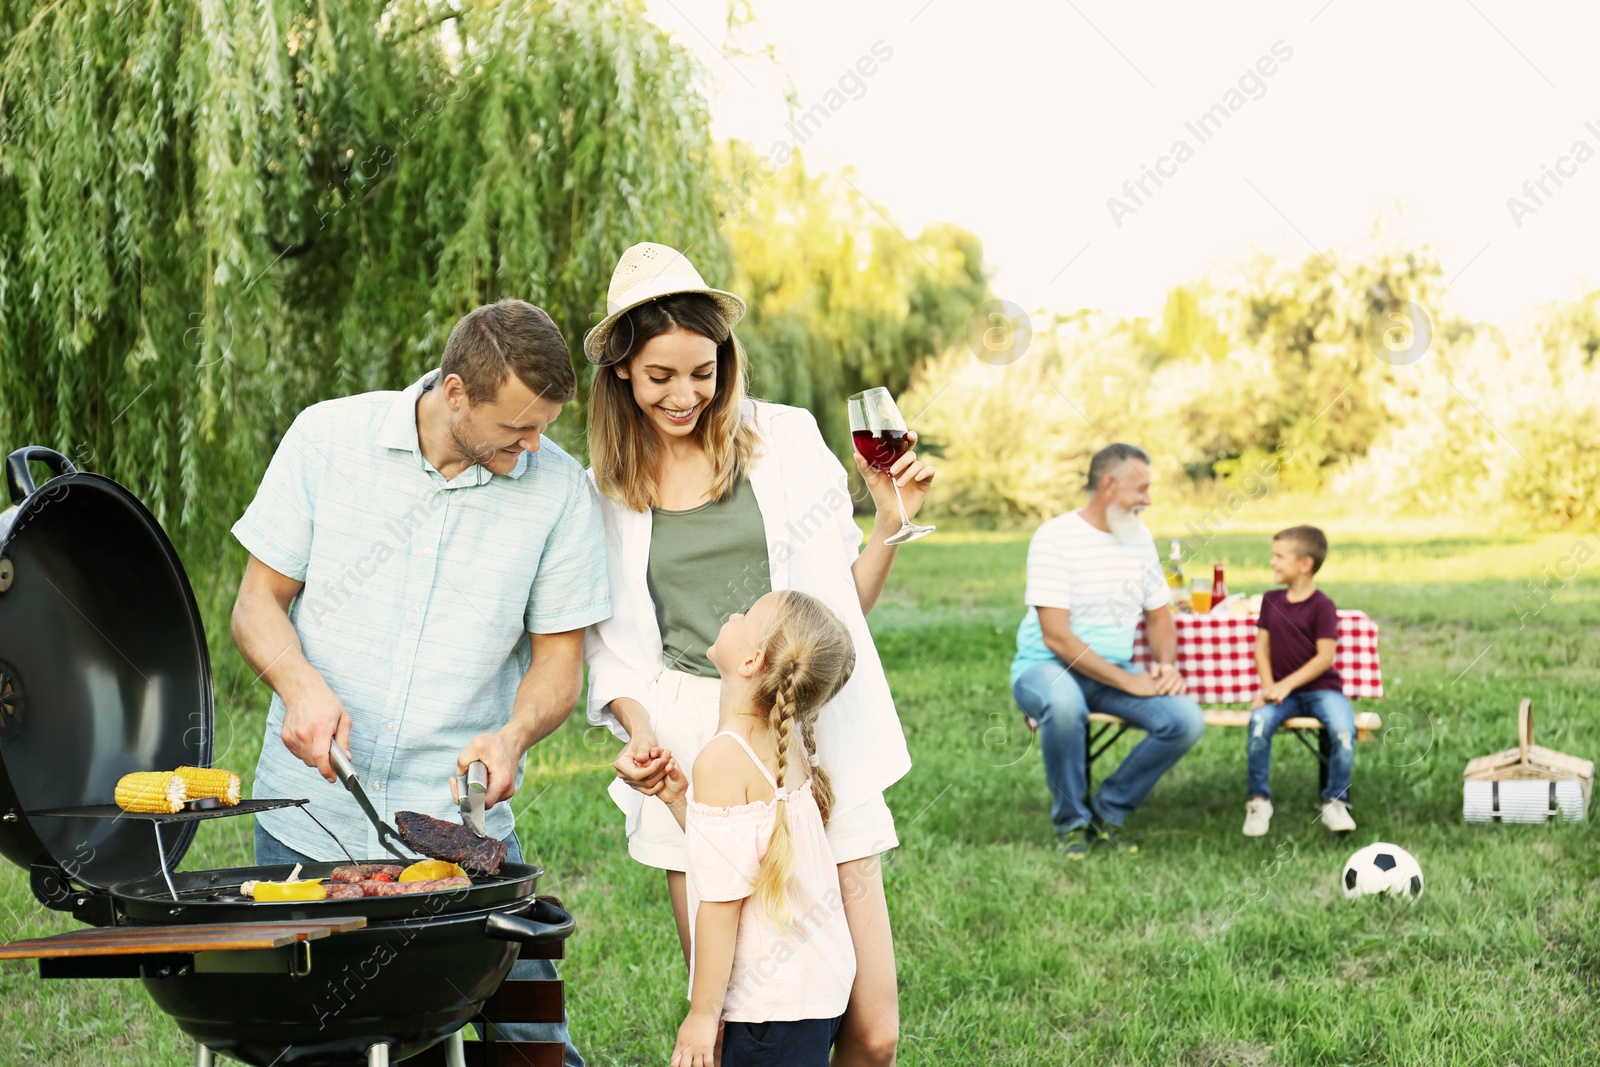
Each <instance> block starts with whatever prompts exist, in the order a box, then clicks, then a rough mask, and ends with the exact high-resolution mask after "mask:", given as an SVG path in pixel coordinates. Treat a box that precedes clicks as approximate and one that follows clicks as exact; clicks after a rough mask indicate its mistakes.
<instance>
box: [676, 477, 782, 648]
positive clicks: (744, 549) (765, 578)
mask: <svg viewBox="0 0 1600 1067" xmlns="http://www.w3.org/2000/svg"><path fill="white" fill-rule="evenodd" d="M645 576H646V583H647V584H648V585H649V588H650V598H651V599H652V600H653V601H654V602H655V608H656V623H657V625H659V626H660V627H661V650H662V654H661V659H662V662H663V664H664V665H665V666H666V667H667V668H669V669H671V670H675V671H684V672H686V673H688V674H698V675H701V676H704V677H709V678H715V677H717V669H716V667H714V666H712V664H711V661H710V660H709V659H707V658H706V649H707V648H709V647H711V644H712V642H714V641H715V640H716V639H717V631H718V630H720V629H722V624H723V623H724V622H726V621H727V619H728V616H729V615H732V614H733V613H734V612H738V611H748V610H749V608H750V605H751V604H754V603H755V602H756V601H757V600H759V599H761V597H762V596H764V595H765V594H767V593H769V592H771V591H772V571H771V567H770V566H769V562H768V560H767V534H766V527H765V526H764V525H763V524H762V520H761V508H760V506H759V505H758V504H757V503H756V495H755V493H754V492H753V491H752V490H751V488H750V483H749V481H748V480H746V479H744V478H740V479H739V481H738V483H737V484H736V485H735V486H734V491H733V492H732V493H730V494H729V495H728V496H727V498H725V499H723V500H720V501H717V502H716V503H710V504H701V505H700V506H699V507H697V508H690V509H689V510H688V511H666V510H664V509H662V508H652V509H651V533H650V565H649V568H648V569H647V570H646V572H645Z"/></svg>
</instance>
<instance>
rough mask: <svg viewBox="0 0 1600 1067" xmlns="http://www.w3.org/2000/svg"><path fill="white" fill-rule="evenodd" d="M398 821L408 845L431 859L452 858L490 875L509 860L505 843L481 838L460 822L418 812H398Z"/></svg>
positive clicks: (464, 866) (494, 873)
mask: <svg viewBox="0 0 1600 1067" xmlns="http://www.w3.org/2000/svg"><path fill="white" fill-rule="evenodd" d="M394 823H395V829H396V830H398V831H399V832H400V840H401V841H404V842H405V845H406V847H407V848H409V849H411V850H412V851H413V852H420V853H422V855H424V856H427V857H428V858H430V859H436V860H449V861H450V862H451V863H455V864H458V865H460V866H461V868H462V869H463V870H466V871H469V872H471V873H474V874H487V875H496V874H499V873H500V864H502V863H504V862H505V858H506V846H505V842H503V841H496V840H495V839H494V838H492V837H479V836H478V835H477V834H475V833H473V832H472V831H471V830H469V829H467V828H466V827H465V826H462V825H461V824H460V823H453V822H445V821H444V820H443V819H435V818H434V817H433V816H431V815H423V814H421V813H420V812H415V811H397V812H395V815H394ZM411 884H415V883H411Z"/></svg>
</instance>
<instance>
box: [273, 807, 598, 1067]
mask: <svg viewBox="0 0 1600 1067" xmlns="http://www.w3.org/2000/svg"><path fill="white" fill-rule="evenodd" d="M505 841H506V860H507V861H508V862H510V863H521V862H522V843H521V842H520V841H518V840H517V835H516V833H515V832H513V833H512V835H511V836H510V837H508V838H506V839H505ZM315 862H316V860H313V859H312V858H311V857H310V856H306V855H303V854H301V853H299V852H296V851H295V850H294V849H292V848H290V847H289V846H288V845H285V844H284V843H283V842H282V841H279V840H278V839H277V838H276V837H273V836H272V835H271V834H269V833H267V832H266V831H265V830H263V829H262V828H261V824H260V823H257V824H256V864H257V866H261V867H274V866H279V865H282V864H289V863H315ZM506 977H507V978H555V977H557V975H556V965H555V964H554V963H552V962H551V961H550V960H521V959H519V960H517V961H516V962H515V963H513V964H512V965H511V973H510V974H508V975H507V976H506ZM495 1036H496V1037H497V1038H499V1039H500V1040H502V1041H559V1042H561V1043H562V1044H563V1045H565V1046H566V1051H565V1053H564V1054H563V1063H564V1067H584V1064H583V1057H582V1056H581V1055H579V1054H578V1050H577V1049H576V1048H574V1047H573V1045H572V1037H571V1035H569V1034H568V1033H567V1023H566V1020H565V1019H563V1020H562V1021H561V1022H559V1023H504V1024H500V1025H497V1026H496V1027H495Z"/></svg>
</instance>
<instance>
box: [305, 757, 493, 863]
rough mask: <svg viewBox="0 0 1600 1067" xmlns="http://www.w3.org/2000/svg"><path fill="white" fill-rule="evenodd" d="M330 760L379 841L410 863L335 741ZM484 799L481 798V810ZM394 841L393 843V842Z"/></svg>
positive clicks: (398, 840) (396, 856) (392, 853)
mask: <svg viewBox="0 0 1600 1067" xmlns="http://www.w3.org/2000/svg"><path fill="white" fill-rule="evenodd" d="M328 762H329V763H332V764H333V773H334V774H336V775H338V776H339V781H340V782H341V783H342V784H343V785H344V787H345V788H346V789H348V790H350V795H351V796H353V797H355V798H356V803H357V804H360V805H361V810H362V811H364V812H366V814H367V821H368V822H370V823H372V826H373V829H375V830H377V831H378V843H379V844H380V845H382V846H383V847H384V848H386V849H388V850H389V854H390V855H391V856H393V857H395V859H398V860H399V861H400V862H402V863H405V864H410V863H411V862H412V858H411V857H410V856H408V855H406V854H405V853H404V852H401V851H400V849H399V848H398V847H397V846H398V845H400V844H403V842H402V841H401V840H400V835H399V834H397V833H395V830H394V827H392V826H390V825H389V824H388V823H386V822H384V821H383V820H382V819H380V818H378V809H376V808H374V807H373V806H372V801H371V800H369V799H367V791H366V790H365V789H363V788H361V781H360V779H358V778H357V777H356V769H355V768H354V767H352V766H351V765H350V757H349V756H346V755H345V754H344V749H342V748H340V747H339V743H338V742H337V741H335V742H334V743H333V744H331V745H329V746H328ZM482 803H483V802H482V800H481V799H480V800H479V806H480V810H481V809H482ZM391 842H392V843H391Z"/></svg>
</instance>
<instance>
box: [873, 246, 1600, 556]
mask: <svg viewBox="0 0 1600 1067" xmlns="http://www.w3.org/2000/svg"><path fill="white" fill-rule="evenodd" d="M1440 277H1441V274H1440V270H1439V266H1438V263H1437V261H1436V260H1435V259H1434V258H1433V256H1432V255H1431V254H1430V253H1429V252H1428V251H1427V249H1426V248H1423V247H1419V246H1417V245H1416V244H1414V243H1412V242H1410V241H1408V240H1406V239H1405V238H1404V237H1403V236H1401V235H1399V234H1396V233H1391V232H1385V231H1384V230H1383V229H1382V228H1381V227H1380V228H1379V230H1377V231H1375V232H1374V234H1373V236H1372V237H1370V238H1369V239H1367V240H1366V241H1364V242H1361V243H1359V244H1357V245H1355V246H1354V247H1351V248H1347V249H1344V250H1341V252H1340V253H1338V254H1337V255H1335V256H1334V257H1333V258H1332V259H1330V258H1328V257H1326V256H1324V255H1322V254H1313V255H1310V256H1305V257H1302V258H1272V257H1261V258H1256V259H1253V260H1251V261H1249V262H1247V263H1245V264H1244V265H1242V267H1240V268H1238V269H1236V270H1233V271H1231V272H1219V273H1218V274H1217V276H1215V277H1211V278H1207V279H1202V280H1200V281H1199V282H1197V283H1195V284H1194V285H1191V286H1182V287H1180V288H1179V289H1177V290H1174V292H1173V294H1172V295H1171V297H1170V298H1169V299H1168V301H1167V305H1166V316H1165V317H1164V319H1163V321H1162V322H1161V323H1160V324H1159V325H1158V326H1157V327H1156V328H1154V329H1152V328H1151V326H1150V324H1149V323H1148V322H1146V321H1144V320H1137V319H1136V320H1131V321H1130V320H1119V319H1115V318H1112V317H1109V316H1106V315H1103V314H1100V313H1097V312H1081V313H1079V314H1076V315H1073V316H1071V317H1068V318H1058V319H1056V320H1055V321H1053V322H1048V323H1046V322H1036V323H1035V324H1034V326H1035V341H1034V347H1033V348H1032V349H1030V350H1029V352H1028V354H1027V356H1026V357H1025V358H1024V359H1022V360H1021V361H1020V362H1017V363H1014V364H1011V365H1007V366H1003V367H993V366H989V365H987V364H984V363H981V362H980V361H978V360H975V359H974V358H973V357H972V355H971V353H970V352H968V351H966V350H965V349H964V348H959V347H958V348H953V349H951V350H950V351H948V352H946V353H944V354H943V355H941V356H940V357H939V358H937V359H935V360H932V361H929V362H927V363H925V364H924V365H922V366H921V367H920V368H919V370H918V372H917V374H916V376H915V380H914V382H913V385H912V386H911V388H910V390H909V391H908V394H907V396H906V398H905V402H904V403H905V406H906V407H909V408H912V409H916V408H919V407H924V406H925V407H926V411H925V413H924V414H923V415H922V418H921V422H922V426H921V428H922V430H923V431H924V433H925V434H926V438H927V441H928V443H929V444H930V445H931V446H933V447H934V448H938V449H940V450H942V452H943V453H944V454H943V457H942V459H941V461H940V468H941V475H940V491H939V493H938V494H936V496H935V498H934V500H933V506H934V507H935V508H936V509H937V508H942V509H944V510H946V511H949V512H955V513H957V514H965V515H970V516H973V517H975V518H979V519H982V520H988V521H998V522H1010V523H1026V522H1033V521H1037V520H1038V519H1040V518H1043V517H1045V516H1049V515H1053V514H1058V513H1060V512H1061V511H1064V510H1066V509H1068V508H1070V507H1073V506H1075V505H1076V504H1077V503H1078V502H1079V501H1080V500H1081V499H1082V496H1081V487H1082V484H1083V475H1084V473H1085V472H1086V470H1087V468H1088V463H1089V457H1090V456H1091V455H1092V454H1093V453H1094V452H1095V450H1096V449H1098V448H1100V447H1101V446H1103V445H1105V444H1106V443H1108V442H1109V441H1113V440H1120V441H1133V442H1137V443H1140V444H1143V445H1145V446H1146V447H1148V448H1150V450H1151V451H1152V453H1153V454H1154V459H1155V466H1156V469H1157V471H1158V474H1159V475H1160V477H1161V479H1162V482H1163V489H1162V494H1163V496H1166V497H1168V498H1169V499H1170V498H1171V496H1173V495H1177V496H1180V497H1181V496H1184V495H1186V491H1187V490H1188V489H1190V488H1191V487H1195V488H1198V489H1199V490H1200V491H1201V494H1202V495H1203V496H1204V495H1206V494H1208V493H1212V492H1214V493H1215V494H1216V495H1217V496H1218V497H1226V496H1227V494H1229V493H1232V494H1234V495H1235V496H1236V497H1241V498H1242V497H1248V498H1250V499H1256V498H1259V496H1260V495H1262V494H1264V493H1269V492H1273V493H1275V492H1279V491H1289V492H1291V493H1299V494H1301V496H1302V497H1303V498H1306V499H1308V500H1311V501H1313V503H1312V504H1311V507H1313V508H1314V509H1318V510H1321V511H1334V510H1339V509H1341V508H1343V509H1347V510H1360V511H1363V512H1366V513H1378V512H1388V513H1411V514H1424V515H1427V514H1438V513H1451V512H1455V513H1458V514H1461V515H1463V516H1465V517H1468V518H1469V519H1470V521H1473V522H1491V521H1498V522H1509V523H1518V524H1533V525H1538V526H1554V527H1559V526H1564V525H1568V524H1574V523H1576V524H1582V525H1592V524H1593V523H1595V522H1597V521H1600V502H1597V501H1600V498H1597V496H1596V495H1595V493H1594V492H1593V486H1594V484H1595V481H1596V479H1597V478H1600V458H1597V457H1600V437H1597V430H1596V427H1597V426H1600V360H1596V359H1595V352H1596V351H1597V350H1600V327H1597V325H1596V324H1597V323H1600V316H1597V315H1596V307H1597V306H1600V294H1594V295H1591V296H1590V297H1588V298H1586V299H1584V300H1580V301H1577V302H1574V303H1572V304H1569V305H1559V306H1551V307H1549V308H1546V309H1544V311H1543V312H1542V313H1541V314H1540V315H1539V316H1538V317H1537V318H1536V320H1535V321H1534V323H1533V325H1532V327H1531V329H1530V330H1529V331H1528V336H1526V337H1520V338H1508V337H1507V336H1505V335H1504V334H1503V333H1502V332H1501V331H1499V330H1497V329H1495V328H1494V327H1492V326H1487V325H1483V324H1472V323H1468V322H1465V321H1463V320H1461V319H1460V318H1459V317H1458V316H1456V315H1454V314H1452V313H1451V311H1450V301H1449V294H1448V292H1447V289H1446V287H1445V286H1444V284H1443V283H1442V282H1441V281H1440ZM1417 336H1422V337H1423V338H1424V339H1425V341H1426V345H1425V351H1419V352H1418V353H1417V354H1416V358H1414V359H1413V358H1411V354H1410V353H1409V352H1407V351H1404V349H1406V348H1407V346H1408V345H1409V344H1410V340H1411V339H1413V338H1415V337H1417ZM1397 347H1398V348H1400V349H1402V351H1398V352H1397V351H1395V348H1397ZM952 396H959V397H960V402H959V403H958V404H952V403H949V402H948V398H950V397H952ZM1223 510H1225V511H1228V510H1232V509H1223Z"/></svg>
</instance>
